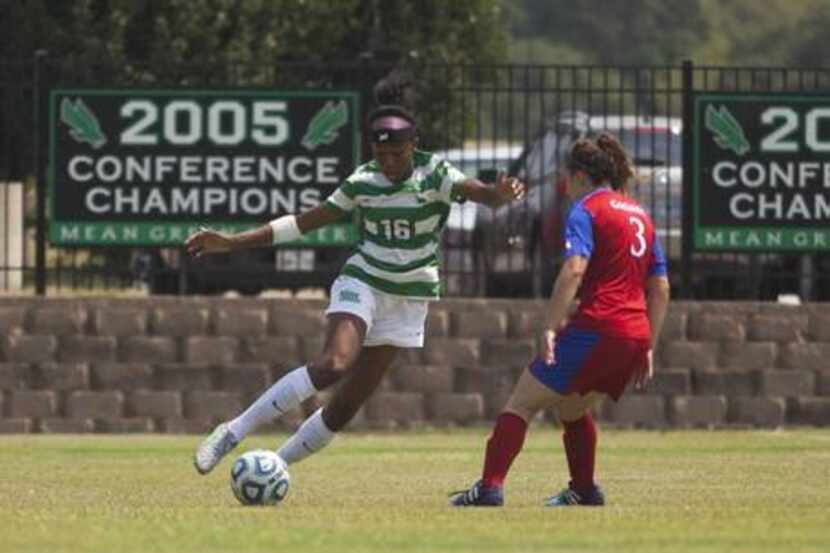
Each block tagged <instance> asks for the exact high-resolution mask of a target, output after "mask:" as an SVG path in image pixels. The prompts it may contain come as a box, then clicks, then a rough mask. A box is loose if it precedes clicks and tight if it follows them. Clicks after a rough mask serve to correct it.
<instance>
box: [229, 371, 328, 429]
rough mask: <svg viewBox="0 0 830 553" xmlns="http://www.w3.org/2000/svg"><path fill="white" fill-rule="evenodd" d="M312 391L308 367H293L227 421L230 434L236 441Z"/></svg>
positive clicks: (292, 406) (297, 402)
mask: <svg viewBox="0 0 830 553" xmlns="http://www.w3.org/2000/svg"><path fill="white" fill-rule="evenodd" d="M316 392H317V390H316V389H315V388H314V385H313V384H312V383H311V377H310V376H309V375H308V367H306V366H302V367H300V368H298V369H294V370H293V371H291V372H290V373H288V374H286V375H284V376H283V377H282V378H280V379H279V380H277V381H276V382H275V383H274V385H273V386H271V387H270V388H268V390H266V391H265V393H264V394H262V395H261V396H259V398H257V400H256V401H255V402H253V403H252V404H251V406H250V407H248V408H247V409H246V410H245V412H244V413H242V414H241V415H239V416H238V417H236V418H235V419H233V420H232V421H231V422H229V423H228V426H229V427H230V430H231V433H232V434H233V435H234V437H235V438H236V439H237V440H241V439H242V438H244V437H245V436H247V435H248V433H250V432H251V431H253V430H254V429H256V428H257V427H258V426H260V425H262V424H265V423H267V422H271V421H272V420H274V419H277V418H279V417H281V416H283V415H284V414H285V413H286V412H288V411H290V410H292V409H294V408H296V407H297V406H298V405H300V403H302V402H303V401H305V400H306V399H308V398H310V397H311V396H313V395H314V394H315V393H316Z"/></svg>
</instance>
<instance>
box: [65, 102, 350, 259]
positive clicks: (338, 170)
mask: <svg viewBox="0 0 830 553" xmlns="http://www.w3.org/2000/svg"><path fill="white" fill-rule="evenodd" d="M357 100H358V99H357V94H356V93H352V92H331V91H325V92H290V91H252V90H189V89H176V90H92V89H82V90H70V89H61V90H53V91H52V92H51V94H50V144H49V162H50V163H49V207H50V209H49V211H50V231H49V236H50V240H51V242H52V244H54V245H58V246H75V245H91V244H106V245H132V246H139V245H141V246H178V245H181V243H182V241H183V240H184V238H186V236H187V235H188V234H189V232H191V231H193V230H195V229H197V228H198V227H199V226H203V225H207V226H210V227H214V228H220V229H225V230H240V229H245V228H252V227H255V226H259V225H262V224H263V223H265V222H267V221H269V220H271V219H274V218H276V217H279V216H280V215H284V214H289V213H297V214H299V213H302V212H304V211H307V210H309V209H312V208H314V207H316V206H317V205H319V204H320V203H322V202H323V201H325V199H326V197H328V195H329V194H331V193H332V192H333V191H334V190H335V189H336V188H337V186H338V185H339V184H340V183H341V182H342V181H343V179H344V178H345V177H346V176H348V175H349V174H350V173H351V172H352V171H353V170H354V168H355V167H356V165H357V163H358V160H359V159H358V156H359V144H360V141H359V134H358V120H357V117H358V115H357V114H358V101H357ZM355 239H356V232H355V230H354V229H353V228H352V226H351V224H340V225H334V226H332V227H331V228H329V229H322V231H321V232H317V233H314V235H313V236H308V237H304V238H303V240H302V241H301V242H298V243H297V245H303V246H342V245H347V244H351V243H353V242H354V241H355Z"/></svg>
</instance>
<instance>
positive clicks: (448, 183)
mask: <svg viewBox="0 0 830 553" xmlns="http://www.w3.org/2000/svg"><path fill="white" fill-rule="evenodd" d="M438 170H439V171H440V172H441V173H442V174H443V178H442V179H441V188H440V190H441V199H442V200H443V201H444V202H446V203H452V202H459V203H463V202H465V201H467V198H465V197H464V196H462V195H461V193H460V191H459V189H458V187H459V185H460V184H461V183H463V182H464V181H465V180H467V179H468V177H467V175H465V174H464V173H462V172H461V170H460V169H458V168H457V167H456V166H455V165H453V164H452V163H450V162H449V161H441V162H440V166H439V168H438Z"/></svg>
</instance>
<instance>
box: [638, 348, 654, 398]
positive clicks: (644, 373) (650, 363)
mask: <svg viewBox="0 0 830 553" xmlns="http://www.w3.org/2000/svg"><path fill="white" fill-rule="evenodd" d="M653 377H654V356H653V355H652V351H651V350H648V354H647V355H646V363H645V365H643V366H642V367H641V368H640V369H638V370H637V372H635V373H634V387H635V388H637V389H638V390H642V389H643V388H645V387H646V385H647V384H648V383H649V382H650V381H651V379H652V378H653Z"/></svg>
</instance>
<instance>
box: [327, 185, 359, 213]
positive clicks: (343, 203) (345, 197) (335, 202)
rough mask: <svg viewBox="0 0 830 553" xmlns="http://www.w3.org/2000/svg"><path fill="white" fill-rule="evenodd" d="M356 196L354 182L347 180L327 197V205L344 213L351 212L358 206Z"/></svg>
mask: <svg viewBox="0 0 830 553" xmlns="http://www.w3.org/2000/svg"><path fill="white" fill-rule="evenodd" d="M355 196H356V190H355V186H354V183H352V182H350V181H348V180H347V181H346V182H344V183H343V184H341V185H340V187H338V188H337V190H335V191H334V192H332V194H331V196H329V197H328V198H326V205H327V206H328V207H331V208H334V209H336V210H337V211H340V212H342V213H351V212H352V211H354V208H355V207H357V202H356V201H355Z"/></svg>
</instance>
